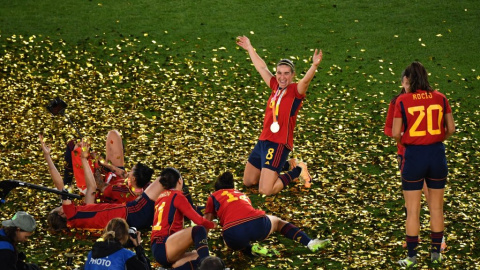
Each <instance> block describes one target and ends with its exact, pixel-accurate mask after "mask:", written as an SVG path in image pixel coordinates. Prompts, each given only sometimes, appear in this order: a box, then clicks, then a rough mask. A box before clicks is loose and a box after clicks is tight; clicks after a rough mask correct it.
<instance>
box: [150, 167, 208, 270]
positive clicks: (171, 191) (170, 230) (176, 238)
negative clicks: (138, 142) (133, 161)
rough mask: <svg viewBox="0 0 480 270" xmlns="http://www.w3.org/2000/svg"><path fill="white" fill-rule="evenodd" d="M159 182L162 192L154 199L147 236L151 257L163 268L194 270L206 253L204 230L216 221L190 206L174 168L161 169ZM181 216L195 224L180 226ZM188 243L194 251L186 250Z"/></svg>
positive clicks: (177, 172) (205, 234)
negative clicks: (149, 239) (201, 214)
mask: <svg viewBox="0 0 480 270" xmlns="http://www.w3.org/2000/svg"><path fill="white" fill-rule="evenodd" d="M159 182H160V183H161V185H162V186H163V188H164V191H163V192H162V193H161V194H160V196H159V197H158V199H157V201H156V202H155V216H154V219H153V226H152V235H151V243H152V252H153V256H154V257H155V260H156V261H157V262H158V263H160V264H161V265H162V266H163V267H166V268H170V267H176V268H175V269H196V268H197V267H198V265H199V264H200V263H201V261H202V260H203V259H204V258H206V257H208V256H209V251H208V242H207V229H213V228H214V227H215V226H216V224H215V223H214V222H211V221H209V220H206V219H204V218H203V217H202V216H200V215H199V214H198V213H197V212H195V210H194V209H193V208H192V206H191V205H190V203H189V202H188V200H187V198H186V197H185V196H184V195H183V192H182V186H183V178H182V176H181V175H180V172H179V171H178V170H176V169H174V168H166V169H164V170H163V171H162V172H161V173H160V178H159ZM184 216H186V217H188V218H189V219H190V220H192V221H193V222H194V223H195V224H197V226H194V227H189V228H185V229H184V228H183V219H184ZM192 245H195V251H194V252H186V251H187V249H188V248H190V247H191V246H192ZM177 267H180V268H177Z"/></svg>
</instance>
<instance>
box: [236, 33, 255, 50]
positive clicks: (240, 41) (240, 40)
mask: <svg viewBox="0 0 480 270" xmlns="http://www.w3.org/2000/svg"><path fill="white" fill-rule="evenodd" d="M236 43H237V45H238V46H240V47H242V48H244V49H245V50H248V49H249V48H250V47H252V44H251V43H250V39H248V37H246V36H238V37H237V42H236Z"/></svg>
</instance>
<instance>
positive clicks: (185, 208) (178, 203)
mask: <svg viewBox="0 0 480 270" xmlns="http://www.w3.org/2000/svg"><path fill="white" fill-rule="evenodd" d="M174 206H175V207H176V208H177V209H179V210H180V211H181V212H182V213H183V214H184V215H185V216H186V217H187V218H188V219H190V220H191V221H193V222H194V223H195V224H197V225H202V226H204V227H205V228H207V229H213V228H214V227H215V224H214V223H213V222H211V221H209V220H207V219H204V218H203V217H202V216H200V215H199V214H198V213H197V212H196V211H195V210H194V209H193V208H192V206H191V205H190V203H189V202H188V200H187V198H185V196H183V195H180V196H177V199H176V200H175V202H174Z"/></svg>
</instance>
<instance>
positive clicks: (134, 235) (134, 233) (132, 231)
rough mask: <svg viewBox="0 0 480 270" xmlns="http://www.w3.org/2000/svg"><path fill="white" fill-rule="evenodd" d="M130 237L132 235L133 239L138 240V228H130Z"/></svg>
mask: <svg viewBox="0 0 480 270" xmlns="http://www.w3.org/2000/svg"><path fill="white" fill-rule="evenodd" d="M128 235H130V236H131V237H132V238H133V239H137V228H135V227H130V229H128Z"/></svg>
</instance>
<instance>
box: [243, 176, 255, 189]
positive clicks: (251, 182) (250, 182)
mask: <svg viewBox="0 0 480 270" xmlns="http://www.w3.org/2000/svg"><path fill="white" fill-rule="evenodd" d="M243 184H244V185H245V186H247V187H251V186H253V185H256V184H258V181H256V182H255V181H254V180H252V179H250V178H247V177H243Z"/></svg>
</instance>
